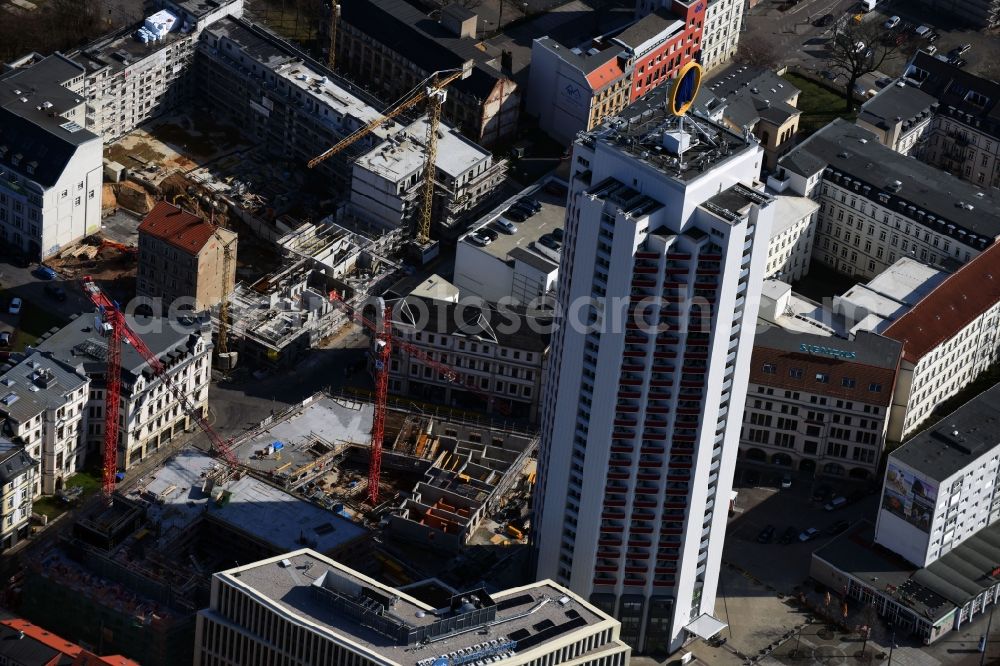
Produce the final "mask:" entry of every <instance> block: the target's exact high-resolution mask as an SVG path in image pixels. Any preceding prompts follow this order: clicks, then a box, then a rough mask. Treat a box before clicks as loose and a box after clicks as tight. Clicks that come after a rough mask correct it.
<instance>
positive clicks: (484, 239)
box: [468, 231, 493, 247]
mask: <svg viewBox="0 0 1000 666" xmlns="http://www.w3.org/2000/svg"><path fill="white" fill-rule="evenodd" d="M468 239H469V242H471V243H473V244H475V245H479V246H481V247H486V246H487V245H489V244H490V243H492V242H493V240H492V239H491V238H490V237H489V236H484V235H482V234H480V233H479V232H478V231H475V232H473V233H471V234H469V235H468Z"/></svg>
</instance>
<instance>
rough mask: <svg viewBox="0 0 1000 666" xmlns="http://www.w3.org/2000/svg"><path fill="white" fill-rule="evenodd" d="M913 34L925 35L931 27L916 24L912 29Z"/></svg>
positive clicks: (929, 31) (929, 32)
mask: <svg viewBox="0 0 1000 666" xmlns="http://www.w3.org/2000/svg"><path fill="white" fill-rule="evenodd" d="M913 34H914V35H916V36H917V37H926V36H927V35H929V34H931V28H930V26H926V25H921V26H917V28H916V29H915V30H914V31H913Z"/></svg>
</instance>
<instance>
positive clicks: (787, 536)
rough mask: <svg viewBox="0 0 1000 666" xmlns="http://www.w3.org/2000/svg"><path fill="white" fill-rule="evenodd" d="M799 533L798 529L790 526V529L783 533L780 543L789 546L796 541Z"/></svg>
mask: <svg viewBox="0 0 1000 666" xmlns="http://www.w3.org/2000/svg"><path fill="white" fill-rule="evenodd" d="M798 533H799V530H798V528H797V527H794V526H792V525H789V526H788V527H786V528H785V531H784V532H782V534H781V538H780V539H778V543H780V544H782V545H784V546H787V545H788V544H790V543H791V542H793V541H795V537H796V536H798Z"/></svg>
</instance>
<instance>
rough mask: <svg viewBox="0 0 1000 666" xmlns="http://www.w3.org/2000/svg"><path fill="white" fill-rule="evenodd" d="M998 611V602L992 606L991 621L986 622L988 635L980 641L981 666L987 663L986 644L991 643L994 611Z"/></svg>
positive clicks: (984, 635)
mask: <svg viewBox="0 0 1000 666" xmlns="http://www.w3.org/2000/svg"><path fill="white" fill-rule="evenodd" d="M996 609H997V602H996V601H994V602H993V605H992V606H990V619H989V620H987V621H986V633H985V634H983V637H982V638H981V639H980V640H979V666H983V664H985V663H986V644H987V643H989V641H990V627H991V626H993V611H995V610H996Z"/></svg>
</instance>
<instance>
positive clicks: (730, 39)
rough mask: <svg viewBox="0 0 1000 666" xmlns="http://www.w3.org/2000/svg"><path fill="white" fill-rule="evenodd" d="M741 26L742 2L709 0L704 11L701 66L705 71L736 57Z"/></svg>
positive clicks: (737, 0)
mask: <svg viewBox="0 0 1000 666" xmlns="http://www.w3.org/2000/svg"><path fill="white" fill-rule="evenodd" d="M742 25H743V0H710V1H709V3H708V9H707V10H705V29H704V32H703V34H704V35H705V38H704V41H703V42H702V45H701V66H702V67H704V68H705V71H706V72H708V71H711V70H713V69H715V68H716V67H720V66H722V65H725V64H726V63H728V62H729V61H730V60H732V59H733V56H734V55H736V48H737V47H738V46H739V43H740V28H741V27H742Z"/></svg>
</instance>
